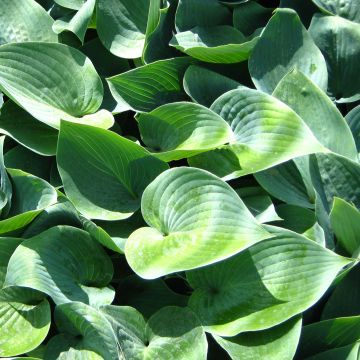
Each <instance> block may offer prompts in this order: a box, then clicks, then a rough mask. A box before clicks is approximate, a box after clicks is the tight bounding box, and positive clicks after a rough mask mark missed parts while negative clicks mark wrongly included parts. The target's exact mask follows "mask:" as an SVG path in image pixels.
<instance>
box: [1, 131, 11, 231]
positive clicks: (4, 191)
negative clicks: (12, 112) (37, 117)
mask: <svg viewBox="0 0 360 360" xmlns="http://www.w3.org/2000/svg"><path fill="white" fill-rule="evenodd" d="M4 140H5V136H1V137H0V193H1V201H0V203H1V206H0V215H1V217H0V219H1V218H4V217H6V216H7V215H8V213H9V211H10V206H11V198H12V193H13V191H12V185H11V181H10V178H9V175H8V173H7V171H6V168H5V163H4V154H3V150H4ZM0 225H1V220H0ZM0 229H1V226H0ZM0 232H1V230H0Z"/></svg>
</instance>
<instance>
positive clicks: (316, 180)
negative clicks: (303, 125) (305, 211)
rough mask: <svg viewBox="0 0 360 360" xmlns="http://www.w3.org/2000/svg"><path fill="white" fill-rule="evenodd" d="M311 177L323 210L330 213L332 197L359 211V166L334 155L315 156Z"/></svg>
mask: <svg viewBox="0 0 360 360" xmlns="http://www.w3.org/2000/svg"><path fill="white" fill-rule="evenodd" d="M310 168H311V177H312V181H313V184H314V187H315V189H316V191H317V192H318V193H319V195H320V197H319V199H321V202H322V203H323V205H324V208H325V210H326V211H327V212H328V213H330V209H331V206H332V203H333V198H334V196H336V197H339V198H341V199H343V200H345V201H347V202H349V203H351V202H352V203H353V204H354V205H355V206H356V208H358V209H360V180H359V179H360V164H359V163H357V162H355V161H352V160H350V159H347V158H344V157H342V156H340V155H336V154H316V157H314V158H313V159H312V162H311V167H310Z"/></svg>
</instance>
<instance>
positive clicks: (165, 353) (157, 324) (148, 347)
mask: <svg viewBox="0 0 360 360" xmlns="http://www.w3.org/2000/svg"><path fill="white" fill-rule="evenodd" d="M101 310H102V312H103V314H104V315H105V316H106V319H107V320H108V321H109V322H110V323H111V326H112V328H113V330H114V332H115V333H116V336H117V340H118V342H119V346H120V348H121V350H122V352H123V356H124V357H125V359H138V360H146V359H159V360H168V359H177V360H178V359H179V360H205V359H206V353H207V341H206V336H205V333H204V330H203V329H202V327H201V324H200V322H199V320H198V319H197V317H196V316H195V314H194V313H193V312H192V311H191V310H189V309H188V308H180V307H175V306H168V307H165V308H162V309H160V310H159V311H157V312H156V313H155V314H154V315H152V316H151V317H150V319H149V321H148V322H147V323H145V320H144V318H143V317H142V315H141V314H140V313H139V312H138V311H136V310H135V309H133V308H131V307H126V306H122V307H117V306H106V307H103V308H102V309H101Z"/></svg>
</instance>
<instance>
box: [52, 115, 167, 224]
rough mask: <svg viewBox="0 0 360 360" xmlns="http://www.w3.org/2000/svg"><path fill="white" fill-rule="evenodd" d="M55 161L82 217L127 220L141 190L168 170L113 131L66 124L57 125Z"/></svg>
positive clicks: (144, 151) (142, 149)
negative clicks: (58, 127) (58, 126)
mask: <svg viewBox="0 0 360 360" xmlns="http://www.w3.org/2000/svg"><path fill="white" fill-rule="evenodd" d="M74 154H76V158H74ZM57 161H58V168H59V172H60V175H61V178H62V181H63V184H64V189H65V193H66V195H67V196H68V197H69V199H70V201H72V203H73V204H74V206H75V207H76V208H77V209H78V210H79V211H80V212H81V213H82V214H83V215H84V216H85V217H88V218H91V219H102V220H120V219H124V218H127V217H129V216H131V214H132V213H134V212H135V211H136V210H137V209H139V207H140V197H141V194H142V192H143V190H144V189H145V187H146V186H147V185H148V184H149V183H150V182H151V181H152V180H153V179H154V178H155V177H156V176H157V175H158V174H160V173H161V172H162V171H164V170H166V169H167V168H168V166H167V165H166V163H164V162H162V161H161V160H158V159H156V158H155V157H153V156H151V154H150V153H149V152H148V151H146V150H145V149H144V148H142V147H141V146H139V145H137V144H135V143H134V142H132V141H130V140H127V139H125V138H123V137H121V136H119V135H117V134H115V133H113V132H111V131H108V130H104V129H99V128H96V127H93V126H86V125H78V124H73V123H69V122H62V125H61V129H60V136H59V143H58V152H57ZM89 179H91V181H89Z"/></svg>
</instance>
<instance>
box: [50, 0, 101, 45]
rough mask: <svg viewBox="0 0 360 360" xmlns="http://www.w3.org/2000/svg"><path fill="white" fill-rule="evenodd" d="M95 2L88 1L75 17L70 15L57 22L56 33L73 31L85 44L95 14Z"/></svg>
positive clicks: (93, 0) (92, 0) (54, 27)
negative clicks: (86, 34) (86, 33)
mask: <svg viewBox="0 0 360 360" xmlns="http://www.w3.org/2000/svg"><path fill="white" fill-rule="evenodd" d="M95 2H96V1H95V0H87V1H86V2H85V3H84V5H82V7H81V8H80V9H79V11H78V12H77V13H76V14H75V15H74V14H70V15H67V16H65V17H63V18H60V19H58V20H56V21H55V23H54V25H53V27H52V28H53V30H54V32H55V33H56V34H60V33H62V32H63V31H71V32H72V33H74V34H75V35H76V36H77V37H78V38H79V39H80V41H81V42H84V37H85V32H86V30H87V27H88V25H89V23H90V19H91V16H92V14H93V12H94V8H95Z"/></svg>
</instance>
